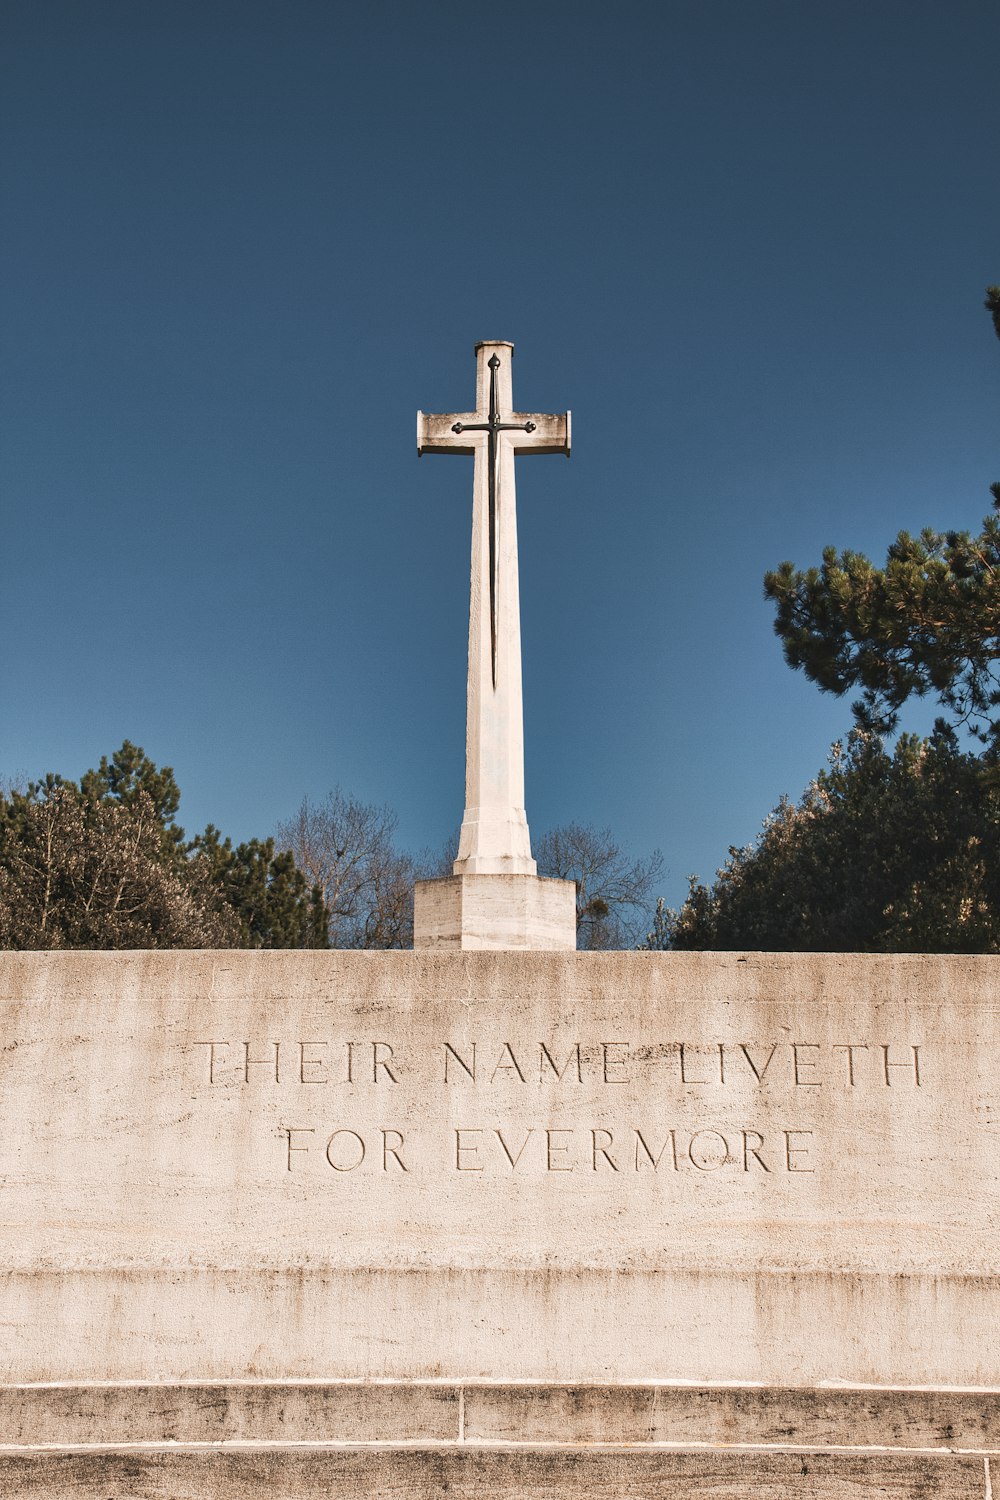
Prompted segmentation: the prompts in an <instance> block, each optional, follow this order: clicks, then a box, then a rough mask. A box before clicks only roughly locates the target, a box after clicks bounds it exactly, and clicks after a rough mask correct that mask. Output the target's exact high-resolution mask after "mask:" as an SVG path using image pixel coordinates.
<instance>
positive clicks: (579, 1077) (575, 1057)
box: [538, 1042, 583, 1083]
mask: <svg viewBox="0 0 1000 1500" xmlns="http://www.w3.org/2000/svg"><path fill="white" fill-rule="evenodd" d="M538 1046H539V1048H540V1051H539V1054H538V1082H539V1083H541V1082H542V1079H543V1078H544V1076H545V1064H546V1063H548V1065H549V1067H550V1068H551V1069H552V1071H553V1073H554V1074H555V1075H556V1077H557V1078H558V1080H559V1082H560V1083H562V1081H563V1078H564V1077H565V1075H566V1070H567V1068H568V1067H569V1065H570V1063H571V1062H574V1061H575V1063H576V1081H577V1083H582V1082H583V1065H582V1063H581V1062H580V1043H579V1042H576V1043H575V1045H574V1046H573V1049H572V1051H571V1052H570V1054H569V1057H567V1059H566V1061H565V1062H564V1063H563V1069H562V1072H561V1073H560V1071H559V1069H558V1068H557V1067H556V1065H555V1061H554V1060H553V1057H552V1054H551V1053H550V1052H549V1049H548V1047H546V1045H545V1043H544V1042H539V1044H538Z"/></svg>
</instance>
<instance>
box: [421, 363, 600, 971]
mask: <svg viewBox="0 0 1000 1500" xmlns="http://www.w3.org/2000/svg"><path fill="white" fill-rule="evenodd" d="M513 354H514V346H513V344H508V343H504V342H502V341H499V340H493V341H488V342H483V343H479V344H477V345H476V409H475V411H467V412H447V413H444V414H441V415H437V416H428V415H426V414H425V413H424V412H418V413H417V452H418V454H424V453H461V454H471V455H473V457H474V459H475V466H474V472H473V497H472V580H471V592H470V608H469V677H468V710H467V720H466V741H465V816H464V818H463V820H462V832H461V838H460V841H459V848H458V858H457V859H456V861H455V864H454V867H453V869H454V873H453V874H452V875H451V876H448V877H446V878H445V879H443V880H426V881H419V882H418V883H417V888H416V897H415V911H414V946H415V947H418V948H429V947H444V948H574V947H575V946H576V900H575V889H574V886H573V883H572V882H571V881H566V880H542V879H539V877H538V874H537V871H536V865H535V861H534V860H533V859H532V857H531V842H530V838H529V835H528V820H527V818H526V816H525V811H524V721H523V710H522V701H521V621H520V604H519V596H518V577H517V513H516V505H515V497H514V455H515V454H518V453H565V454H566V455H567V457H568V456H569V451H570V414H569V412H565V413H563V414H562V415H560V416H553V415H549V414H548V413H545V412H515V411H514V410H513V404H514V398H513V394H512V384H511V360H512V358H513Z"/></svg>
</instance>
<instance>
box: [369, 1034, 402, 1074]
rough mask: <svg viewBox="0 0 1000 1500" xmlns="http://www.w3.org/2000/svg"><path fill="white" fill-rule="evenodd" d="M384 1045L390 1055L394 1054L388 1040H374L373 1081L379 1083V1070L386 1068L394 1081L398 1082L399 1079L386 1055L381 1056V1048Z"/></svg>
mask: <svg viewBox="0 0 1000 1500" xmlns="http://www.w3.org/2000/svg"><path fill="white" fill-rule="evenodd" d="M380 1047H384V1048H385V1050H386V1052H388V1054H389V1056H390V1057H392V1056H393V1051H392V1047H391V1046H390V1045H389V1043H388V1042H372V1082H373V1083H378V1070H379V1068H384V1069H385V1071H386V1072H387V1073H388V1075H389V1078H390V1081H391V1082H392V1083H398V1082H399V1079H398V1078H397V1077H396V1075H395V1073H394V1072H393V1071H392V1069H391V1068H390V1066H389V1064H388V1063H387V1062H386V1060H385V1058H384V1057H379V1048H380Z"/></svg>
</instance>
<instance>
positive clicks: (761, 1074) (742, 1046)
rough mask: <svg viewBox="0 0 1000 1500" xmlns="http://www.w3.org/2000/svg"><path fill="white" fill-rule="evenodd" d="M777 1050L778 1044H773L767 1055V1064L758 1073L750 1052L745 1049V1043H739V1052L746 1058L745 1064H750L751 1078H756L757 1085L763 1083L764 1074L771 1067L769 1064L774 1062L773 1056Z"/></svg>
mask: <svg viewBox="0 0 1000 1500" xmlns="http://www.w3.org/2000/svg"><path fill="white" fill-rule="evenodd" d="M777 1050H778V1044H777V1042H774V1043H773V1044H772V1046H771V1050H770V1052H769V1053H768V1054H767V1062H766V1063H765V1064H764V1066H763V1067H762V1068H761V1069H760V1071H759V1072H758V1071H757V1064H756V1063H755V1062H754V1060H753V1058H752V1057H751V1056H750V1052H749V1049H748V1048H747V1044H746V1042H740V1051H741V1052H742V1053H743V1056H744V1057H745V1058H746V1060H747V1062H748V1063H749V1064H750V1067H751V1069H752V1070H753V1076H754V1077H755V1078H756V1080H757V1082H758V1083H763V1082H764V1074H765V1073H766V1072H767V1070H768V1068H769V1067H770V1066H771V1063H772V1062H773V1061H774V1054H775V1053H776V1052H777Z"/></svg>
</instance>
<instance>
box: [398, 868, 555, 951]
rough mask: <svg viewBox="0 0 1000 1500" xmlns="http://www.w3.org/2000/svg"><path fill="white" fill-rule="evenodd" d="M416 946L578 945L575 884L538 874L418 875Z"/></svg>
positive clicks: (551, 947)
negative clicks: (429, 877) (426, 877)
mask: <svg viewBox="0 0 1000 1500" xmlns="http://www.w3.org/2000/svg"><path fill="white" fill-rule="evenodd" d="M413 946H414V947H415V948H468V949H473V948H479V949H498V948H527V949H560V950H563V951H565V950H573V949H575V948H576V886H575V884H574V882H573V881H572V880H546V879H543V878H541V877H540V876H537V875H448V876H445V877H444V878H443V879H440V880H418V881H417V884H416V888H415V891H414V906H413Z"/></svg>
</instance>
